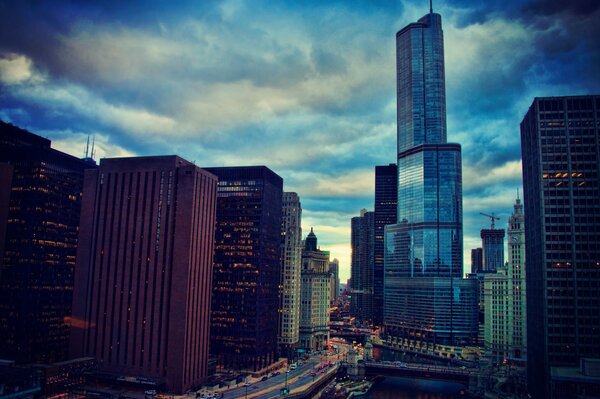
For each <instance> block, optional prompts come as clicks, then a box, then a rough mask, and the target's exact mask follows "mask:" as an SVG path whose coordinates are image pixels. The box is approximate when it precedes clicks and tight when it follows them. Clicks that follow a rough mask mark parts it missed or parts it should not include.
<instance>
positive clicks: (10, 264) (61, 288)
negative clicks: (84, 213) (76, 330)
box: [0, 121, 96, 363]
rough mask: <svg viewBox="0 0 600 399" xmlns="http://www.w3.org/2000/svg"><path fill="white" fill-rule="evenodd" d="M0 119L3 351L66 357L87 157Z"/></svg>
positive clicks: (31, 358) (43, 358) (19, 357)
mask: <svg viewBox="0 0 600 399" xmlns="http://www.w3.org/2000/svg"><path fill="white" fill-rule="evenodd" d="M50 144H51V143H50V140H47V139H45V138H42V137H40V136H37V135H35V134H32V133H30V132H28V131H25V130H22V129H19V128H17V127H15V126H13V125H10V124H7V123H4V122H1V121H0V358H3V359H11V360H15V361H16V362H18V363H34V362H35V363H53V362H57V361H63V360H66V359H67V358H68V352H69V335H70V327H69V317H70V316H71V312H72V301H73V284H74V271H75V257H76V253H77V242H78V236H77V232H78V229H79V214H80V211H81V192H82V190H83V175H84V170H85V169H88V168H95V167H96V166H95V164H93V163H88V162H84V161H82V160H80V159H77V158H75V157H73V156H70V155H67V154H65V153H62V152H60V151H57V150H54V149H52V148H51V147H50Z"/></svg>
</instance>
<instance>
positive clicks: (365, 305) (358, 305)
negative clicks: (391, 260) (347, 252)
mask: <svg viewBox="0 0 600 399" xmlns="http://www.w3.org/2000/svg"><path fill="white" fill-rule="evenodd" d="M374 243H375V214H374V213H373V212H367V211H366V210H365V209H363V210H361V212H360V216H357V217H353V218H352V221H351V237H350V246H351V249H352V256H351V261H352V264H351V274H352V287H351V294H350V295H351V297H350V301H351V302H350V313H351V314H352V316H354V317H355V318H356V319H357V320H358V321H361V322H372V321H373V266H374V260H375V257H374V252H373V250H374Z"/></svg>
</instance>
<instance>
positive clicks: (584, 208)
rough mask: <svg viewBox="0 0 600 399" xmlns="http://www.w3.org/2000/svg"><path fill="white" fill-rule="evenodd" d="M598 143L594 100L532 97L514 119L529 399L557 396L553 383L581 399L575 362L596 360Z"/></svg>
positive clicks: (599, 123)
mask: <svg viewBox="0 0 600 399" xmlns="http://www.w3.org/2000/svg"><path fill="white" fill-rule="evenodd" d="M599 145H600V96H597V95H596V96H573V97H543V98H535V99H534V100H533V103H532V104H531V106H530V107H529V110H528V111H527V113H526V114H525V117H524V118H523V121H522V122H521V150H522V158H523V189H524V193H523V194H524V195H523V197H524V204H525V225H526V229H525V238H526V243H527V250H526V252H525V254H526V264H527V273H526V281H527V289H526V297H527V305H526V306H527V364H528V381H529V390H530V392H531V393H532V395H533V397H534V398H551V397H562V396H559V392H558V391H555V392H551V390H550V387H551V386H555V387H556V384H560V381H563V383H566V384H567V385H569V386H570V387H571V388H570V389H572V390H574V391H578V392H575V393H576V394H578V395H579V396H581V397H582V396H585V395H586V394H584V393H583V390H584V389H585V387H584V386H583V385H585V384H587V382H585V381H583V380H584V376H585V374H581V379H580V380H579V381H580V382H578V380H577V376H576V374H577V373H579V367H580V362H581V361H582V360H583V359H584V358H596V359H599V358H600V295H598V289H599V288H600V172H599V169H598V168H599V165H600V155H599V154H600V148H599ZM589 364H590V365H592V368H596V370H597V364H598V362H597V361H596V362H594V361H590V362H589ZM594 365H595V366H594ZM588 375H589V373H588ZM585 379H586V381H587V380H592V379H593V378H587V377H586V378H585ZM596 381H599V380H598V378H596ZM561 391H562V388H561ZM587 392H588V393H589V392H590V391H587ZM598 392H600V390H598V384H596V391H595V394H596V395H597V394H598Z"/></svg>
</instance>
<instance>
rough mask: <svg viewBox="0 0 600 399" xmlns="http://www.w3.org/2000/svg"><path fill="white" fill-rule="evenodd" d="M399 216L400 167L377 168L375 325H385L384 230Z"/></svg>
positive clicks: (386, 166) (374, 284)
mask: <svg viewBox="0 0 600 399" xmlns="http://www.w3.org/2000/svg"><path fill="white" fill-rule="evenodd" d="M397 215H398V167H397V166H396V164H393V163H392V164H389V165H384V166H376V167H375V222H374V223H375V237H374V244H373V254H374V257H375V259H374V261H373V323H374V324H376V325H382V324H383V261H384V251H383V237H384V228H385V226H386V225H388V224H395V223H396V219H397Z"/></svg>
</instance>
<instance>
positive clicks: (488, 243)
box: [479, 229, 504, 273]
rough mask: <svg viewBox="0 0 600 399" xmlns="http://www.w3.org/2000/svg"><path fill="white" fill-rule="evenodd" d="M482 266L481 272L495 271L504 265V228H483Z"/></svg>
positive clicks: (481, 233) (481, 232)
mask: <svg viewBox="0 0 600 399" xmlns="http://www.w3.org/2000/svg"><path fill="white" fill-rule="evenodd" d="M479 233H480V235H481V248H482V254H481V259H482V268H481V270H480V272H484V273H494V272H495V271H496V270H498V269H500V268H503V267H504V229H482V230H481V231H480V232H479Z"/></svg>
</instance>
